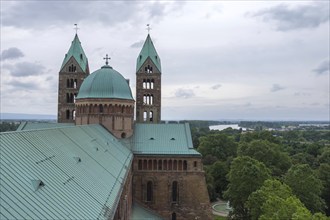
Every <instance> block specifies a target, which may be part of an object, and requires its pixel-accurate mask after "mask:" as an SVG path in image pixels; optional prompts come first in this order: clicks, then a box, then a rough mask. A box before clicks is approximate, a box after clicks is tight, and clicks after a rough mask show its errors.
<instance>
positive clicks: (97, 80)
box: [76, 65, 133, 100]
mask: <svg viewBox="0 0 330 220" xmlns="http://www.w3.org/2000/svg"><path fill="white" fill-rule="evenodd" d="M83 98H114V99H129V100H133V96H132V92H131V88H130V87H129V85H128V82H127V81H126V79H125V78H124V77H123V76H122V75H121V74H120V73H119V72H117V71H116V70H114V69H112V67H111V66H109V65H105V66H103V67H102V68H101V69H99V70H96V71H95V72H93V73H92V74H90V75H89V76H88V77H87V78H86V79H85V80H84V81H83V83H82V84H81V86H80V89H79V93H78V96H77V98H76V99H83Z"/></svg>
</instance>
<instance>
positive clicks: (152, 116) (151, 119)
mask: <svg viewBox="0 0 330 220" xmlns="http://www.w3.org/2000/svg"><path fill="white" fill-rule="evenodd" d="M149 120H150V121H153V120H154V113H153V111H151V112H150V113H149Z"/></svg>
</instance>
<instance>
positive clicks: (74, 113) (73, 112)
mask: <svg viewBox="0 0 330 220" xmlns="http://www.w3.org/2000/svg"><path fill="white" fill-rule="evenodd" d="M72 119H73V120H75V119H76V111H75V110H73V111H72Z"/></svg>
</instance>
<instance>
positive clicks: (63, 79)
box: [57, 33, 89, 123]
mask: <svg viewBox="0 0 330 220" xmlns="http://www.w3.org/2000/svg"><path fill="white" fill-rule="evenodd" d="M88 75H89V67H88V60H87V57H86V55H85V52H84V50H83V48H82V47H81V42H80V40H79V38H78V35H77V33H76V35H75V37H74V39H73V41H72V44H71V47H70V49H69V51H68V52H67V53H66V54H65V57H64V60H63V63H62V66H61V69H60V72H59V81H58V112H57V122H59V123H74V121H75V114H76V112H75V99H76V97H77V94H78V91H79V88H80V85H81V83H82V82H83V80H84V79H85V78H86V77H87V76H88Z"/></svg>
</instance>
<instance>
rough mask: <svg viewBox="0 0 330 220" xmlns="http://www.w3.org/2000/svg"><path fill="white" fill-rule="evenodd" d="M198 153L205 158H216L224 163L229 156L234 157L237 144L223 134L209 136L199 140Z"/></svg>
mask: <svg viewBox="0 0 330 220" xmlns="http://www.w3.org/2000/svg"><path fill="white" fill-rule="evenodd" d="M199 141H200V144H199V147H198V151H199V152H200V153H201V154H202V155H203V156H204V157H205V156H207V155H213V156H216V157H217V158H218V159H219V160H222V161H225V160H226V159H227V158H228V157H230V156H236V151H237V143H236V142H235V140H234V138H232V137H230V136H228V135H225V134H209V135H207V136H203V137H201V138H200V140H199Z"/></svg>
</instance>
